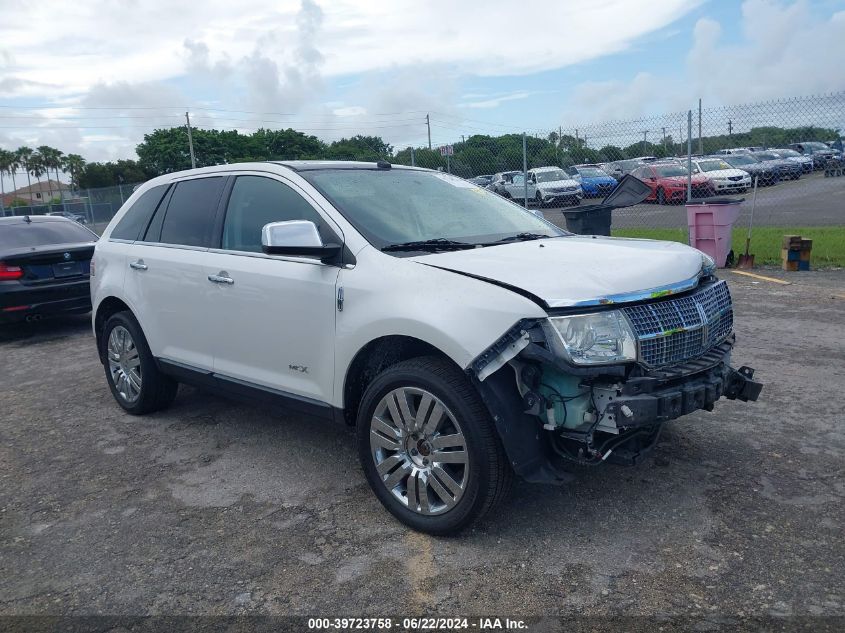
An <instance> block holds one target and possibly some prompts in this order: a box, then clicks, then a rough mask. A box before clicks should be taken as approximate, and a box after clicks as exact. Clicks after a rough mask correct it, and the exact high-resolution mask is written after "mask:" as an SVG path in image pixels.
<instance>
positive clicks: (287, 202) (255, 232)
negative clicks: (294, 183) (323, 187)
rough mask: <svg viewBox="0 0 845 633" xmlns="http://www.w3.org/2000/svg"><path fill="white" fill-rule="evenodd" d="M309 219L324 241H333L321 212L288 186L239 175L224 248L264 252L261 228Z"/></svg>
mask: <svg viewBox="0 0 845 633" xmlns="http://www.w3.org/2000/svg"><path fill="white" fill-rule="evenodd" d="M287 220H310V221H311V222H313V223H314V224H316V225H317V230H318V231H319V232H320V237H322V238H323V241H324V242H326V241H331V240H330V239H329V238H330V237H332V236H331V235H330V232H327V230H326V228H325V226H324V222H323V219H322V218H321V217H320V214H319V213H317V211H316V210H315V209H314V207H312V206H311V205H310V204H309V203H308V201H307V200H305V198H303V197H302V196H301V195H299V194H298V193H297V192H296V191H294V190H293V189H291V188H290V187H288V186H287V185H285V184H283V183H281V182H279V181H278V180H273V179H271V178H264V177H262V176H239V177H238V179H237V180H236V181H235V186H234V187H233V188H232V195H231V196H229V205H228V207H227V209H226V220H225V222H224V223H223V242H222V247H223V248H224V249H226V250H230V251H248V252H253V253H260V252H261V229H262V228H263V227H264V225H265V224H269V223H270V222H284V221H287Z"/></svg>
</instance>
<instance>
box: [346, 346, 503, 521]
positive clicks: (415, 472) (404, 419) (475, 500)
mask: <svg viewBox="0 0 845 633" xmlns="http://www.w3.org/2000/svg"><path fill="white" fill-rule="evenodd" d="M357 434H358V456H359V458H360V460H361V465H362V466H363V469H364V475H365V476H366V478H367V481H368V483H369V484H370V487H371V488H372V489H373V492H374V493H375V495H376V497H378V499H379V501H380V502H381V503H382V505H384V507H385V508H386V509H387V510H388V511H389V512H390V513H391V514H393V516H395V517H396V518H397V519H399V520H400V521H402V522H403V523H405V524H406V525H408V526H410V527H411V528H413V529H415V530H418V531H420V532H428V533H430V534H441V535H442V534H450V533H454V532H457V531H459V530H461V529H463V528H465V527H466V526H468V525H469V524H470V523H472V522H474V521H476V520H478V519H479V518H481V517H482V516H483V515H484V514H486V513H487V512H489V511H490V509H491V508H492V507H493V506H495V505H496V503H498V502H499V501H500V500H501V499H502V497H503V496H504V495H505V493H506V491H507V489H508V488H509V486H510V481H511V478H512V471H511V469H510V465H509V463H508V461H507V459H506V457H505V454H504V450H503V448H502V445H501V442H500V440H499V437H498V435H497V433H496V430H495V429H494V426H493V421H492V420H491V419H490V415H489V413H488V412H487V410H486V409H485V407H484V405H483V404H482V402H481V400H480V398H479V396H478V393H477V392H476V391H475V389H474V387H473V386H472V384H471V383H470V382H469V380H468V379H467V377H466V376H465V375H464V374H463V373H462V372H461V371H460V370H458V369H457V368H456V367H454V366H452V365H451V364H450V363H449V362H448V361H445V360H442V359H440V358H434V357H424V358H416V359H411V360H408V361H404V362H401V363H398V364H396V365H394V366H392V367H390V368H388V369H386V370H385V371H384V372H382V373H381V374H380V375H379V376H377V377H376V379H375V380H374V381H373V382H372V383H371V384H370V386H369V387H368V388H367V390H366V392H365V393H364V397H363V399H362V401H361V406H360V408H359V410H358V425H357Z"/></svg>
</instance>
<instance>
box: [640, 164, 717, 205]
mask: <svg viewBox="0 0 845 633" xmlns="http://www.w3.org/2000/svg"><path fill="white" fill-rule="evenodd" d="M687 174H688V172H687V168H686V167H684V166H682V165H679V164H677V163H651V164H648V165H641V166H640V167H637V168H636V169H635V170H634V171H632V172H631V175H632V176H635V177H636V178H639V179H640V180H642V181H643V182H644V183H645V184H647V185H648V186H649V188H650V189H651V193H650V194H649V195H648V197H647V198H646V201H647V202H655V201H656V202H657V204H666V203H673V202H683V201H684V200H686V198H687ZM715 191H716V190H715V188H714V187H713V183H711V182H710V179H709V178H708V177H707V176H705V175H704V174H693V175H692V197H693V198H706V197H708V196H712V195H713V194H714V193H715Z"/></svg>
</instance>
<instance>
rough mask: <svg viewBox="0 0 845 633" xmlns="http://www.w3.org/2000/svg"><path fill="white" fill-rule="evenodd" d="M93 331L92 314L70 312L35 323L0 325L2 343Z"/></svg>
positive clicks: (57, 337)
mask: <svg viewBox="0 0 845 633" xmlns="http://www.w3.org/2000/svg"><path fill="white" fill-rule="evenodd" d="M86 330H87V331H88V332H90V331H91V314H90V313H88V314H69V315H62V316H55V317H50V318H45V319H43V320H41V321H38V322H35V323H25V322H24V323H9V324H6V325H2V326H0V345H3V344H9V343H11V344H14V343H19V344H24V345H27V344H33V343H44V342H47V341H54V340H58V339H61V338H66V337H68V336H78V335H80V334H84V333H85V332H86Z"/></svg>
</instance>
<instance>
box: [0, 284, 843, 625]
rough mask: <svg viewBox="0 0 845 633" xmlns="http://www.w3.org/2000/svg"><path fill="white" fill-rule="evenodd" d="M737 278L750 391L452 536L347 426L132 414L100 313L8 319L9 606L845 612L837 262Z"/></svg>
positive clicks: (203, 401)
mask: <svg viewBox="0 0 845 633" xmlns="http://www.w3.org/2000/svg"><path fill="white" fill-rule="evenodd" d="M763 272H764V273H765V274H769V273H766V271H763ZM771 274H774V275H776V276H783V275H786V273H780V272H773V273H771ZM724 276H725V277H726V278H728V279H729V281H730V284H731V288H732V290H733V293H734V299H735V302H736V313H737V318H736V322H737V323H736V330H737V335H738V346H737V348H736V351H735V360H736V362H737V363H738V364H748V365H751V366H753V367H755V368H756V369H757V371H758V373H757V376H758V377H759V379H761V380H762V381H763V382H764V383H765V384H766V387H765V389H764V391H763V394H762V396H761V400H760V401H759V402H757V403H753V404H742V403H736V402H728V401H722V402H721V403H720V404H718V405H717V408H716V410H715V412H713V413H705V412H699V413H696V414H693V415H690V416H688V417H685V418H683V419H681V420H678V421H676V422H674V423H671V424H670V425H668V427H667V429H666V432H665V433H664V434H663V437H662V440H661V443H660V445H659V447H658V449H657V451H656V454H655V455H654V457H653V458H651V459H649V460H647V461H646V462H645V463H644V464H643V465H641V466H639V467H636V468H624V467H616V466H604V467H602V468H598V469H593V470H590V471H589V472H586V473H583V474H580V475H579V476H578V478H577V480H576V482H575V483H574V484H573V485H571V486H569V487H565V488H558V487H551V486H538V485H529V484H525V483H518V484H517V485H516V486H515V489H514V492H513V494H512V496H511V497H510V499H509V501H507V502H506V503H505V505H504V506H503V507H502V508H501V511H500V512H498V513H496V516H493V517H489V518H488V519H487V520H485V521H484V522H483V523H482V524H480V525H478V526H477V527H476V528H474V529H472V530H470V531H468V532H465V533H464V534H462V535H460V536H458V537H453V538H433V537H429V536H425V535H422V534H417V533H414V532H411V531H409V530H407V529H405V528H404V527H403V526H401V525H400V524H398V523H397V522H395V521H394V520H393V519H392V518H391V517H390V516H389V515H388V514H387V513H386V512H385V511H383V510H382V508H381V506H380V505H379V504H378V502H377V501H376V499H375V497H374V496H373V495H372V494H371V492H370V491H369V489H368V487H367V484H366V482H365V480H364V478H363V476H362V474H361V472H360V470H359V467H358V464H357V461H356V455H355V450H354V445H353V437H352V434H351V433H350V432H349V431H348V430H346V429H344V428H340V427H335V426H331V425H325V424H323V423H320V422H315V421H313V420H310V419H306V418H303V417H297V416H290V415H285V414H284V413H280V412H277V411H271V410H267V409H261V408H254V407H251V406H248V405H244V404H239V403H234V402H230V401H226V400H222V399H219V398H217V397H215V396H213V395H209V394H207V393H203V392H200V391H197V390H194V389H192V388H186V387H183V388H182V390H181V391H180V395H179V397H178V398H177V401H176V403H175V405H174V406H173V408H171V409H170V410H168V411H166V412H163V413H159V414H156V415H152V416H148V417H144V418H133V417H130V416H128V415H126V414H124V413H123V412H122V410H121V409H120V408H119V407H118V406H117V405H116V404H115V403H114V402H113V400H112V397H111V395H110V393H109V391H108V389H107V387H106V383H105V380H104V377H103V370H102V368H101V366H100V365H99V363H98V362H97V359H96V357H95V353H94V347H93V340H92V336H91V334H90V329H89V321H88V319H87V318H85V317H80V318H68V319H64V320H55V321H50V322H42V323H40V324H37V325H36V326H31V327H26V328H16V329H9V328H7V329H6V332H5V333H4V334H3V335H2V340H0V389H2V408H1V409H0V570H2V571H3V573H0V615H13V614H17V615H22V614H51V615H82V614H113V615H114V614H126V615H138V614H211V615H214V614H308V615H338V614H340V615H369V616H379V615H388V614H390V615H408V614H418V615H419V614H429V615H432V614H442V615H456V614H490V613H495V614H500V615H512V616H513V615H518V616H538V615H556V614H566V615H575V616H589V617H590V618H600V617H601V616H630V615H645V616H661V617H663V616H680V617H687V618H691V619H692V620H691V621H695V622H698V623H699V624H700V625H701V626H702V627H703V628H705V629H706V628H707V627H714V626H718V625H719V624H720V623H721V624H725V623H726V622H727V623H731V622H734V621H735V620H734V619H735V618H743V617H751V616H755V617H756V616H760V617H772V616H774V617H786V618H793V617H798V616H838V617H840V618H842V617H845V546H843V536H842V535H843V533H842V526H843V525H845V511H843V508H845V506H843V497H845V429H843V413H842V402H841V400H840V398H841V393H842V391H843V387H845V347H843V342H842V333H843V331H845V272H843V271H841V270H840V271H826V272H812V273H798V274H794V273H793V274H792V275H791V276H790V277H789V279H792V280H794V281H795V283H793V284H792V285H777V284H773V283H770V282H765V281H759V280H756V279H753V278H747V277H741V276H738V275H735V274H733V273H729V272H728V273H725V275H724ZM593 621H595V622H599V621H600V620H597V619H596V620H593ZM784 622H786V623H795V622H798V620H793V619H787V620H784ZM834 622H837V623H838V625H842V623H843V622H845V621H843V620H841V619H840V620H838V621H834Z"/></svg>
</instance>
